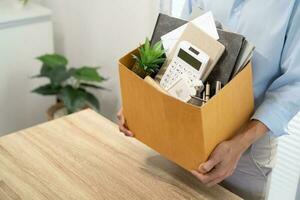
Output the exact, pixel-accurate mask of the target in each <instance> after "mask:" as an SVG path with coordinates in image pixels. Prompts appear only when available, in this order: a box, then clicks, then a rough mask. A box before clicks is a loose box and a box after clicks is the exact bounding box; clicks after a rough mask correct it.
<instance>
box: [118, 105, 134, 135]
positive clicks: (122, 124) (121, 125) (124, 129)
mask: <svg viewBox="0 0 300 200" xmlns="http://www.w3.org/2000/svg"><path fill="white" fill-rule="evenodd" d="M117 118H118V125H119V129H120V131H121V132H122V133H124V134H125V135H126V136H130V137H133V136H134V135H133V133H132V132H131V131H130V130H128V128H127V126H126V120H125V117H124V115H123V109H122V108H121V109H120V111H119V112H118V114H117Z"/></svg>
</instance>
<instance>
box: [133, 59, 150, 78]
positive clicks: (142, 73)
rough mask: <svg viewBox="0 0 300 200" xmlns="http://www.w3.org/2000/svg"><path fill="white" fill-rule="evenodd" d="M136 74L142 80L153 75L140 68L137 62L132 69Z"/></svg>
mask: <svg viewBox="0 0 300 200" xmlns="http://www.w3.org/2000/svg"><path fill="white" fill-rule="evenodd" d="M131 70H132V71H133V72H134V73H136V74H137V75H138V76H140V77H141V78H143V79H144V78H145V77H146V76H150V75H151V73H149V72H146V71H145V70H143V69H142V68H141V67H140V66H139V64H138V62H135V63H134V65H133V67H132V69H131Z"/></svg>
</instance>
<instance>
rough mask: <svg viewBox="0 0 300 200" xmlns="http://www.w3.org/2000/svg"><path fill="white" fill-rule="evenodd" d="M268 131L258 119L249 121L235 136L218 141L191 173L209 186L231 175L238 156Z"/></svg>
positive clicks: (238, 158)
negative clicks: (204, 160)
mask: <svg viewBox="0 0 300 200" xmlns="http://www.w3.org/2000/svg"><path fill="white" fill-rule="evenodd" d="M268 131H269V129H268V128H267V127H266V126H265V125H264V124H263V123H261V122H260V121H256V120H252V121H250V122H249V123H248V124H247V125H246V126H244V127H243V128H242V129H241V130H240V132H239V133H238V134H237V135H236V136H235V137H233V138H232V139H230V140H228V141H225V142H222V143H220V144H219V145H218V146H217V147H216V148H215V150H214V151H213V153H212V154H211V155H210V157H209V160H208V161H207V162H205V163H203V164H202V165H200V166H199V168H198V170H193V171H192V174H193V175H195V176H196V177H197V178H198V179H199V180H200V181H201V182H202V183H204V184H206V185H207V186H209V187H210V186H214V185H215V184H218V183H220V182H221V181H223V180H224V179H226V178H227V177H229V176H231V175H232V173H233V172H234V170H235V168H236V166H237V163H238V161H239V160H240V157H241V156H242V154H243V153H244V152H245V151H246V150H247V149H248V148H249V147H250V145H251V144H253V143H254V142H255V141H257V140H258V139H259V138H261V137H262V136H264V135H265V134H266V133H267V132H268Z"/></svg>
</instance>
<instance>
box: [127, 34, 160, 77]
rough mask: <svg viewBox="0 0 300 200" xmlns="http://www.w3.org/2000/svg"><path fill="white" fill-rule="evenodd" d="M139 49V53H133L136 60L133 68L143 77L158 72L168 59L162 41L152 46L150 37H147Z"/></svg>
mask: <svg viewBox="0 0 300 200" xmlns="http://www.w3.org/2000/svg"><path fill="white" fill-rule="evenodd" d="M138 51H139V55H132V56H133V58H134V59H135V60H136V62H135V64H134V66H133V67H132V69H131V70H132V71H133V72H135V73H136V74H137V75H139V76H140V77H141V78H145V77H146V76H151V75H153V74H154V73H157V72H158V71H159V69H160V67H161V65H162V64H163V63H164V62H165V60H166V58H165V56H164V55H165V50H164V49H163V46H162V43H161V42H157V43H156V44H154V45H153V46H151V44H150V41H149V39H148V38H146V41H145V44H144V45H141V46H140V47H139V49H138Z"/></svg>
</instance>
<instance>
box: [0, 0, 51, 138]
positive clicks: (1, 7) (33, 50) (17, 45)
mask: <svg viewBox="0 0 300 200" xmlns="http://www.w3.org/2000/svg"><path fill="white" fill-rule="evenodd" d="M49 14H50V12H49V10H47V9H43V8H40V7H37V6H36V7H30V8H28V9H26V10H16V9H15V8H14V7H12V6H11V4H8V3H6V2H5V1H0V70H1V71H0V136H2V135H4V134H7V133H11V132H14V131H17V130H20V129H24V128H27V127H29V126H33V125H35V124H38V123H41V122H44V121H46V120H47V118H46V110H47V108H48V107H49V106H50V105H51V104H53V103H54V98H49V97H48V98H46V97H42V96H39V95H36V94H32V93H31V92H30V91H31V90H33V89H34V88H36V87H37V86H39V85H41V84H44V82H45V80H32V79H30V77H31V76H33V75H36V74H38V72H39V69H40V65H41V64H40V63H39V62H38V61H37V60H36V59H35V58H36V57H37V56H39V55H41V54H44V53H46V52H53V31H52V23H51V22H50V20H49Z"/></svg>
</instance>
